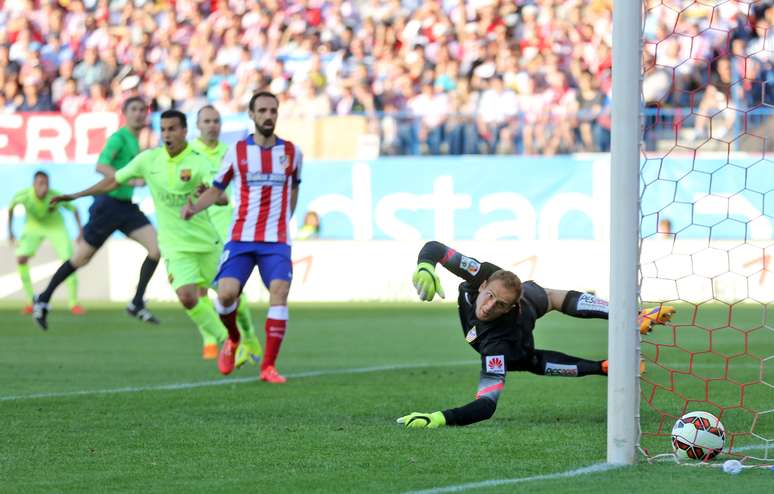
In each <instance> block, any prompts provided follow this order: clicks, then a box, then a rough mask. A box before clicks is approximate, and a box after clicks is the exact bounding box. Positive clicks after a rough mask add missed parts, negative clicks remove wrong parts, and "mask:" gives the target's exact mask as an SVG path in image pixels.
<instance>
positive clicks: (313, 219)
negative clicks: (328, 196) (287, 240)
mask: <svg viewBox="0 0 774 494" xmlns="http://www.w3.org/2000/svg"><path fill="white" fill-rule="evenodd" d="M319 238H320V215H318V214H317V213H315V212H314V211H307V213H306V215H304V224H303V225H301V228H299V229H298V234H297V236H296V239H297V240H317V239H319Z"/></svg>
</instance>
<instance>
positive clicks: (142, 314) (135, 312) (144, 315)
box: [126, 302, 159, 324]
mask: <svg viewBox="0 0 774 494" xmlns="http://www.w3.org/2000/svg"><path fill="white" fill-rule="evenodd" d="M126 313H127V314H129V315H130V316H132V317H136V318H137V319H139V320H140V321H142V322H147V323H149V324H158V323H159V320H158V319H157V318H156V316H154V315H153V313H152V312H151V311H149V310H148V308H147V307H145V306H144V305H142V306H138V305H134V303H132V302H129V305H127V306H126Z"/></svg>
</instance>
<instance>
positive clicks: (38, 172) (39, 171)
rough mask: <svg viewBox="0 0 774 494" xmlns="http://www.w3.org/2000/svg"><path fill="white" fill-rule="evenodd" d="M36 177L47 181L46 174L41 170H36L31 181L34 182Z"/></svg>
mask: <svg viewBox="0 0 774 494" xmlns="http://www.w3.org/2000/svg"><path fill="white" fill-rule="evenodd" d="M38 177H46V179H48V173H46V172H44V171H43V170H38V171H36V172H35V175H33V176H32V180H35V179H36V178H38Z"/></svg>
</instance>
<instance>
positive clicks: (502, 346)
mask: <svg viewBox="0 0 774 494" xmlns="http://www.w3.org/2000/svg"><path fill="white" fill-rule="evenodd" d="M499 269H500V268H499V267H497V266H495V265H494V264H490V263H483V264H482V265H481V269H480V270H479V272H478V273H477V274H476V276H475V277H474V278H473V279H472V280H470V281H465V282H463V283H461V284H460V286H459V297H458V298H457V304H458V310H459V315H460V323H461V324H462V333H463V335H464V337H465V341H467V342H468V343H469V344H470V346H472V347H473V349H475V350H476V351H477V352H478V353H480V354H481V357H482V365H483V366H484V367H483V368H484V370H486V367H487V360H486V357H488V356H491V357H495V356H502V357H504V360H505V361H504V364H505V369H504V370H509V371H515V370H519V369H520V368H521V367H523V366H524V364H525V363H526V362H527V361H528V360H529V359H530V358H531V356H532V353H533V351H534V350H535V342H534V338H533V336H532V331H533V330H534V329H535V321H537V320H538V318H540V317H542V316H543V315H544V314H545V313H546V311H547V310H548V297H547V296H546V292H545V290H544V289H543V288H542V287H541V286H540V285H538V284H537V283H535V282H534V281H526V282H524V283H523V284H522V294H521V299H520V300H519V304H518V305H517V306H516V307H514V308H513V309H512V310H511V311H510V312H508V313H507V314H505V315H503V316H500V317H498V318H497V319H495V320H493V321H479V320H478V319H476V297H478V288H479V287H480V286H481V283H483V282H484V281H486V280H487V279H488V278H489V276H490V275H491V274H492V273H494V272H495V271H497V270H499Z"/></svg>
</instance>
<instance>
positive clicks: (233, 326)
mask: <svg viewBox="0 0 774 494" xmlns="http://www.w3.org/2000/svg"><path fill="white" fill-rule="evenodd" d="M238 306H239V300H237V301H236V302H234V303H233V305H230V306H229V307H224V306H223V305H222V304H221V303H220V300H216V301H215V310H216V311H218V314H219V315H220V321H221V322H222V323H223V325H224V326H225V327H226V331H228V339H229V340H231V341H233V342H239V340H240V339H241V338H240V336H239V328H238V327H237V322H236V315H237V307H238Z"/></svg>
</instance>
